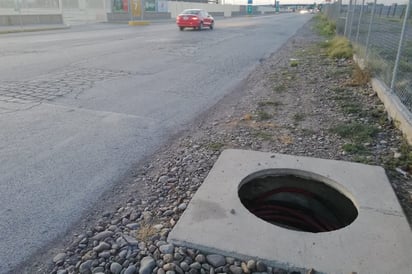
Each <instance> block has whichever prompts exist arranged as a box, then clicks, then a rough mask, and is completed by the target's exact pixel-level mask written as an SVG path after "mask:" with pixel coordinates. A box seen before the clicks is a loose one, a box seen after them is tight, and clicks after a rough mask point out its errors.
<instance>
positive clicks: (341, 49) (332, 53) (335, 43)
mask: <svg viewBox="0 0 412 274" xmlns="http://www.w3.org/2000/svg"><path fill="white" fill-rule="evenodd" d="M327 53H328V56H329V57H331V58H339V59H340V58H352V56H353V48H352V45H351V43H350V42H349V40H348V39H346V37H343V36H335V37H334V38H333V39H332V40H331V41H329V42H328V44H327Z"/></svg>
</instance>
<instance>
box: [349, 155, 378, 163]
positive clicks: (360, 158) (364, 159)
mask: <svg viewBox="0 0 412 274" xmlns="http://www.w3.org/2000/svg"><path fill="white" fill-rule="evenodd" d="M353 161H354V162H357V163H361V164H366V165H370V164H373V161H372V160H371V159H370V157H368V156H364V155H356V156H355V157H353Z"/></svg>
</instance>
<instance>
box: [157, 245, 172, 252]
mask: <svg viewBox="0 0 412 274" xmlns="http://www.w3.org/2000/svg"><path fill="white" fill-rule="evenodd" d="M159 250H160V252H161V253H163V254H172V253H173V251H174V246H173V244H165V245H161V246H160V247H159Z"/></svg>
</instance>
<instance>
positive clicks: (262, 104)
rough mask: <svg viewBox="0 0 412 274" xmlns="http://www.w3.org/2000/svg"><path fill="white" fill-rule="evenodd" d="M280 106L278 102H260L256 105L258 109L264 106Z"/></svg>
mask: <svg viewBox="0 0 412 274" xmlns="http://www.w3.org/2000/svg"><path fill="white" fill-rule="evenodd" d="M280 105H282V102H278V101H261V102H259V103H258V106H259V107H265V106H273V107H277V106H280Z"/></svg>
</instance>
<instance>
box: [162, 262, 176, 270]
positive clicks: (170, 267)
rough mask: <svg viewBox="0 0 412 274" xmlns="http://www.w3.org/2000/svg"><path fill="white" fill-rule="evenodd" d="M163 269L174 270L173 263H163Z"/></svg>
mask: <svg viewBox="0 0 412 274" xmlns="http://www.w3.org/2000/svg"><path fill="white" fill-rule="evenodd" d="M163 269H164V270H165V271H166V272H167V271H170V270H174V269H175V265H174V264H173V263H168V264H165V265H164V266H163Z"/></svg>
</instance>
